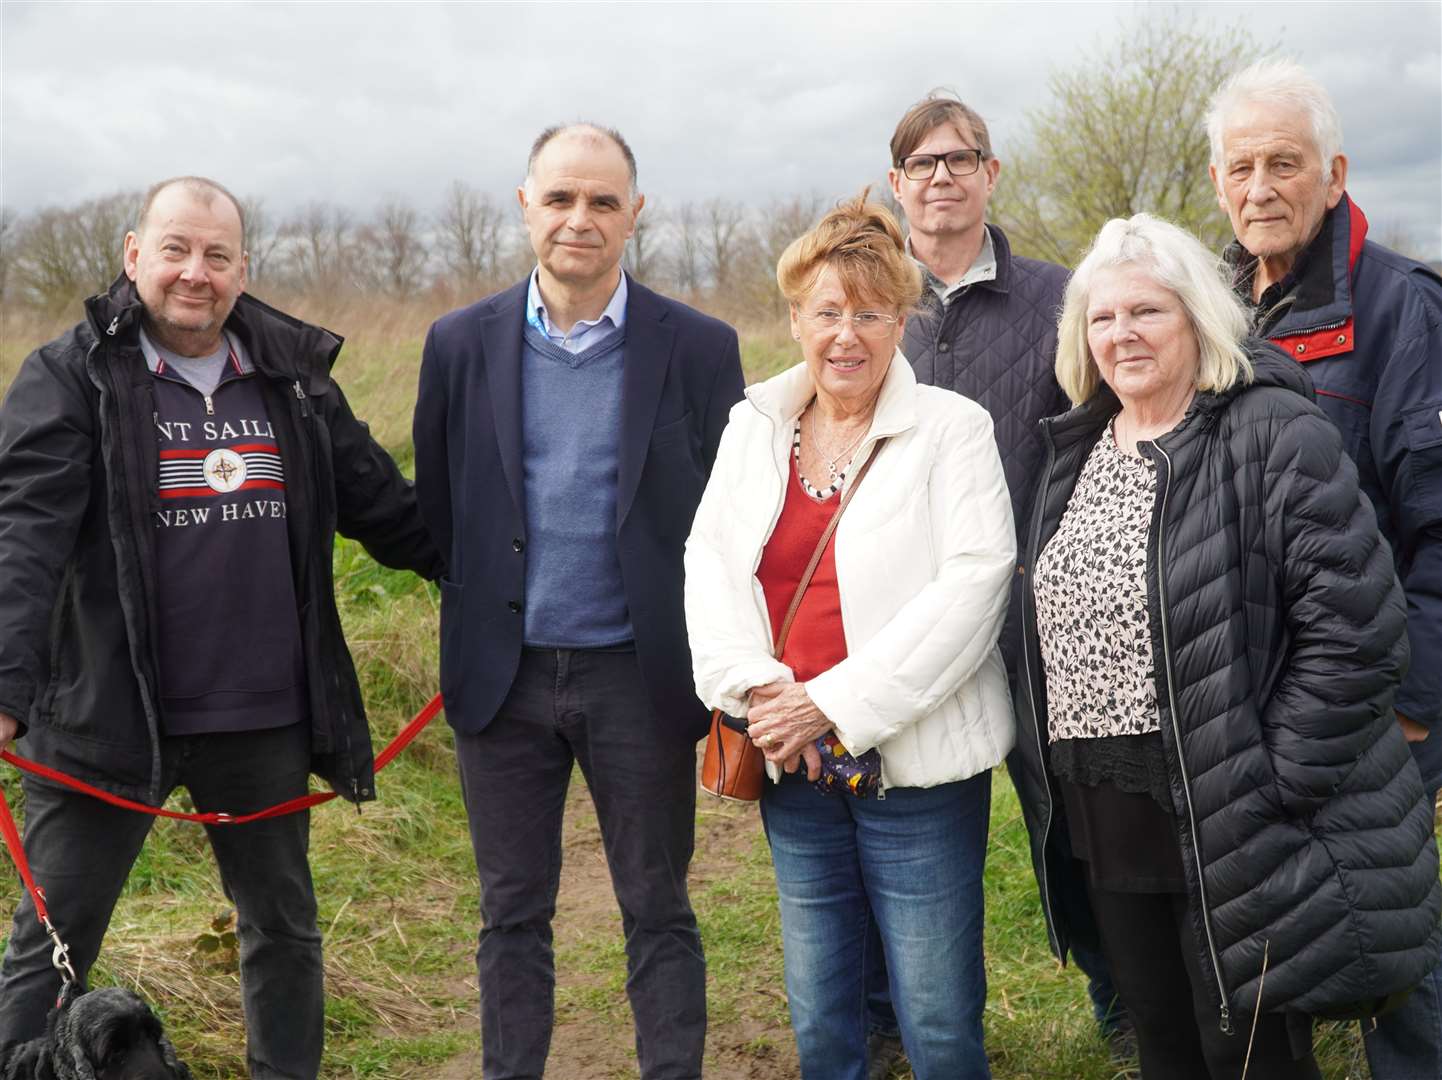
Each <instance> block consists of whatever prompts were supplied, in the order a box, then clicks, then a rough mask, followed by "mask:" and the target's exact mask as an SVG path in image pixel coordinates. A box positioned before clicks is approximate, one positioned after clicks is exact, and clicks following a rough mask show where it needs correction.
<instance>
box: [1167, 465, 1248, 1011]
mask: <svg viewBox="0 0 1442 1080" xmlns="http://www.w3.org/2000/svg"><path fill="white" fill-rule="evenodd" d="M1152 446H1153V447H1155V449H1156V452H1157V453H1158V454H1160V455H1161V457H1162V460H1163V461H1165V462H1166V463H1167V475H1166V480H1165V482H1164V483H1163V485H1162V506H1161V516H1160V520H1159V521H1158V523H1157V607H1158V609H1159V611H1160V612H1161V619H1162V665H1163V667H1164V669H1165V670H1166V673H1167V705H1168V707H1169V709H1170V711H1171V717H1172V738H1173V740H1174V741H1175V743H1176V747H1177V768H1178V771H1180V772H1181V774H1182V791H1183V793H1184V794H1185V795H1186V799H1187V825H1188V828H1189V829H1190V831H1191V834H1192V858H1193V859H1194V860H1195V862H1196V865H1197V890H1198V893H1199V894H1200V899H1201V916H1202V929H1203V930H1204V931H1205V932H1206V935H1207V953H1208V956H1209V958H1210V959H1211V962H1212V975H1213V977H1214V978H1215V979H1216V981H1217V994H1218V996H1219V997H1220V998H1221V1003H1222V1007H1221V1023H1220V1025H1219V1026H1220V1028H1221V1031H1222V1034H1223V1035H1230V1034H1231V1033H1232V1011H1231V1009H1230V1008H1229V1007H1228V1006H1227V988H1226V986H1225V985H1224V984H1223V982H1222V962H1221V959H1220V958H1219V957H1218V955H1217V943H1216V940H1215V939H1214V938H1213V936H1212V914H1211V910H1210V907H1209V906H1208V904H1207V882H1206V873H1205V871H1204V870H1203V868H1202V858H1201V850H1202V848H1201V841H1200V838H1199V837H1198V834H1197V813H1196V809H1195V808H1194V807H1193V806H1192V783H1191V777H1190V776H1189V775H1188V773H1187V758H1186V754H1185V753H1183V751H1182V727H1181V721H1180V719H1179V718H1178V717H1179V715H1180V714H1179V713H1178V710H1177V691H1176V677H1175V672H1174V671H1173V667H1172V646H1171V621H1170V619H1169V618H1168V616H1167V584H1166V582H1167V575H1166V551H1167V496H1168V495H1169V494H1170V493H1171V487H1172V459H1171V456H1170V455H1169V454H1168V453H1167V452H1166V451H1165V450H1164V449H1162V447H1161V446H1160V445H1158V444H1157V443H1155V442H1154V443H1152Z"/></svg>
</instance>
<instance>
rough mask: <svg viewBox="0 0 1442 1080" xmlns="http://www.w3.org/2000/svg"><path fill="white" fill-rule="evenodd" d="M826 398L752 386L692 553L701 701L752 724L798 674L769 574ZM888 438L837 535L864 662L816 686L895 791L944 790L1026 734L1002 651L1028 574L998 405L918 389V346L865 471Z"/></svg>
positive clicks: (793, 388) (692, 623) (804, 376)
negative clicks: (802, 457)
mask: <svg viewBox="0 0 1442 1080" xmlns="http://www.w3.org/2000/svg"><path fill="white" fill-rule="evenodd" d="M813 396H814V390H813V388H812V381H811V376H810V374H809V372H808V371H807V370H806V365H805V364H798V365H797V366H796V367H794V368H791V369H790V370H789V371H786V372H783V373H782V374H780V375H777V376H776V377H774V378H772V379H769V380H767V381H766V382H764V383H760V384H758V385H756V386H752V387H750V388H749V389H748V390H747V391H746V399H745V400H744V401H741V402H740V403H738V404H737V405H736V406H735V407H734V408H733V409H732V410H731V420H730V423H729V424H728V425H727V427H726V431H725V433H724V434H723V435H722V437H721V448H720V451H719V453H718V456H717V458H716V464H715V467H714V468H713V470H712V472H711V480H710V483H709V484H707V486H706V493H705V495H704V496H703V497H702V499H701V505H700V508H699V509H698V510H697V512H696V520H695V523H694V524H693V526H692V529H691V536H690V538H689V539H688V540H687V542H686V624H687V629H688V632H689V634H690V638H691V656H692V660H693V664H694V672H695V678H696V692H697V693H698V694H699V695H700V697H701V699H702V700H703V701H704V702H705V703H706V704H707V706H709V707H711V708H716V707H720V708H722V709H724V710H725V711H726V712H728V713H731V714H732V715H734V716H745V715H746V709H747V700H746V699H747V695H748V693H749V692H750V690H751V689H752V688H753V687H756V686H762V685H765V684H766V683H769V682H774V681H776V680H778V679H779V680H787V681H789V680H791V679H792V678H793V676H792V673H791V671H790V669H789V668H787V667H786V666H785V665H784V664H781V663H780V662H779V661H777V660H774V659H772V656H771V628H770V622H769V619H768V617H767V614H766V601H765V597H764V595H763V594H762V590H761V584H760V582H759V581H758V580H757V579H756V568H757V567H758V566H759V565H760V563H761V552H762V549H763V548H764V547H765V545H766V541H767V540H768V539H769V538H770V536H771V531H772V529H774V528H775V526H776V521H777V518H778V517H779V516H780V514H781V507H782V503H783V501H784V496H785V490H786V489H785V484H786V482H787V478H788V475H789V468H790V466H789V455H790V453H791V440H792V433H793V430H794V426H795V422H796V418H797V416H799V415H800V414H801V411H802V410H803V409H804V408H805V407H806V405H807V403H808V402H809V401H810V400H811V398H812V397H813ZM883 436H887V437H888V439H887V442H886V444H885V446H884V448H883V449H882V451H881V454H880V456H879V457H878V458H877V460H876V464H875V465H874V466H873V467H872V468H871V470H870V472H869V473H868V474H867V477H866V482H865V483H864V484H863V485H862V486H861V488H860V489H859V490H858V491H857V494H856V497H855V499H853V500H852V502H851V504H850V505H849V506H848V507H847V510H846V514H845V516H844V517H843V518H842V519H841V524H840V526H839V527H838V529H837V532H836V540H835V544H836V574H837V581H838V583H839V586H840V591H841V617H842V624H843V626H844V628H845V632H846V651H847V658H846V659H845V660H844V661H842V662H841V663H839V664H837V665H836V666H835V667H833V668H832V669H831V670H830V671H827V672H824V673H823V674H821V675H819V676H818V677H816V678H815V679H812V680H811V681H810V682H808V683H807V684H806V689H807V693H809V694H810V696H811V699H812V700H813V701H814V702H815V703H816V705H817V707H818V708H820V709H821V711H822V712H824V713H825V714H826V716H827V717H828V718H829V719H830V720H831V722H832V723H833V724H834V725H835V728H836V733H837V736H838V737H839V738H840V740H841V742H842V743H843V744H844V745H845V746H846V748H847V749H848V750H850V751H851V752H852V753H853V754H861V753H864V752H865V751H867V750H869V749H871V748H872V747H878V748H879V749H880V751H881V759H882V778H883V782H884V783H885V784H886V786H888V787H931V786H934V785H936V784H943V783H947V782H949V781H952V780H962V779H965V778H967V777H969V776H972V775H975V774H976V773H978V772H981V771H982V770H983V769H989V768H991V767H993V766H995V765H997V764H998V763H1000V762H1001V761H1002V759H1003V758H1005V757H1006V754H1007V752H1008V751H1009V750H1010V749H1011V746H1012V743H1013V741H1014V738H1015V733H1014V725H1013V722H1012V713H1011V700H1010V695H1009V694H1008V692H1007V682H1006V672H1005V669H1004V668H1003V666H1002V662H1001V654H1000V653H999V652H998V650H997V647H996V639H997V635H998V633H999V632H1000V630H1001V624H1002V619H1003V616H1004V615H1005V614H1006V603H1007V591H1008V586H1009V585H1010V581H1011V576H1012V574H1013V573H1014V571H1015V568H1016V544H1015V533H1014V531H1013V527H1012V517H1011V502H1010V500H1009V498H1008V497H1007V487H1006V480H1005V478H1004V477H1003V475H1002V469H1001V460H1000V458H999V456H998V454H997V450H996V443H995V441H994V439H993V437H992V424H991V417H990V416H988V415H987V413H986V410H984V409H983V408H982V407H981V406H980V405H977V404H976V403H975V402H973V401H970V400H968V399H967V398H964V397H961V396H960V395H958V394H955V393H952V392H951V391H950V390H942V389H939V388H937V387H932V386H920V385H918V384H917V382H916V377H915V375H914V374H913V373H912V370H911V365H910V364H909V363H908V362H907V361H906V359H905V357H903V356H902V355H901V353H900V352H898V353H897V354H896V356H895V357H894V358H893V360H892V363H891V368H890V370H889V371H888V372H887V375H886V378H885V380H884V381H883V383H882V388H881V395H880V397H879V398H878V400H877V406H876V413H875V415H874V417H873V418H872V424H871V430H870V432H869V433H868V434H867V436H866V439H865V441H864V442H863V443H862V446H861V449H860V450H859V451H858V453H857V457H856V462H855V466H854V468H853V470H852V472H853V475H854V473H855V471H856V470H857V469H859V467H860V465H861V462H862V461H864V460H865V459H866V458H867V457H868V456H869V455H870V454H871V452H872V451H873V450H874V449H875V446H876V440H878V439H880V438H881V437H883Z"/></svg>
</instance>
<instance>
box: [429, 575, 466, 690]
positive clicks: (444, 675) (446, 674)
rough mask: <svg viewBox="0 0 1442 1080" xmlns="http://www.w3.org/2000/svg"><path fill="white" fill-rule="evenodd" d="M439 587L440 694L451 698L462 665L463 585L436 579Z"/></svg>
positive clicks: (457, 683)
mask: <svg viewBox="0 0 1442 1080" xmlns="http://www.w3.org/2000/svg"><path fill="white" fill-rule="evenodd" d="M436 584H437V585H439V586H440V590H441V631H440V639H441V696H442V697H445V698H448V699H451V700H454V699H455V695H456V693H457V692H458V691H459V689H460V682H461V678H462V672H463V667H464V663H465V661H464V656H465V645H464V641H463V629H464V626H465V587H464V586H463V585H459V584H457V583H456V582H454V581H451V580H450V579H449V578H446V577H442V578H438V579H437V581H436Z"/></svg>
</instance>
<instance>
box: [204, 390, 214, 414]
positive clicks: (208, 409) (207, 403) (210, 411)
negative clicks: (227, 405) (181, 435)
mask: <svg viewBox="0 0 1442 1080" xmlns="http://www.w3.org/2000/svg"><path fill="white" fill-rule="evenodd" d="M205 415H206V416H214V415H215V406H214V405H212V404H211V402H210V395H209V394H206V395H205Z"/></svg>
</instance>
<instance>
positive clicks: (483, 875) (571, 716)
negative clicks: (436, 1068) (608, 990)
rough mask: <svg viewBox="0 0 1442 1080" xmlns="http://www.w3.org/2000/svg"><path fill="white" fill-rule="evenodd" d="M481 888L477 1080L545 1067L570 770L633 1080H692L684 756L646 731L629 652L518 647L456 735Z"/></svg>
mask: <svg viewBox="0 0 1442 1080" xmlns="http://www.w3.org/2000/svg"><path fill="white" fill-rule="evenodd" d="M456 756H457V758H458V760H459V764H460V773H461V786H462V791H463V793H464V795H465V801H466V811H467V814H468V816H469V818H470V825H471V842H472V845H473V846H474V848H475V854H476V868H477V871H478V872H479V874H480V880H481V932H480V946H479V948H478V949H477V951H476V967H477V970H478V972H479V976H480V988H481V1046H482V1069H483V1072H484V1076H485V1080H533V1078H537V1077H540V1076H541V1075H542V1073H543V1072H544V1070H545V1066H546V1056H547V1054H548V1053H549V1052H550V1046H551V1028H552V1024H553V1022H554V1017H555V1010H554V997H555V963H554V953H553V951H552V947H551V919H552V917H553V916H554V915H555V913H556V894H557V890H558V889H559V886H560V879H561V820H562V815H563V813H564V811H565V805H566V788H567V786H568V785H569V783H570V779H571V769H572V765H573V763H576V762H579V763H580V766H581V771H582V773H583V774H584V775H585V777H586V783H587V784H588V785H589V787H590V790H591V798H592V800H593V802H594V803H595V807H596V817H597V819H598V820H599V823H600V827H601V840H602V843H603V844H604V846H605V849H606V861H607V864H608V865H609V867H610V871H611V883H612V886H613V888H614V889H615V892H616V899H617V901H618V902H619V904H620V907H621V922H622V928H623V930H624V932H625V935H626V960H627V979H626V993H627V996H628V997H629V998H630V1001H631V1011H632V1013H633V1015H634V1017H635V1021H636V1054H637V1057H638V1059H639V1063H640V1067H641V1076H642V1077H643V1078H644V1080H695V1078H698V1077H700V1075H701V1053H702V1049H703V1047H704V1044H705V1040H706V964H705V960H704V959H703V958H702V953H701V935H700V932H699V931H698V930H697V928H696V917H695V915H694V914H693V913H692V911H691V902H690V899H689V897H688V895H687V892H686V870H687V867H688V866H689V864H690V862H691V852H692V848H693V846H694V842H695V817H696V748H695V744H694V743H692V742H690V741H687V740H686V739H684V738H678V737H677V736H676V735H675V734H674V733H672V732H668V731H667V730H666V725H665V724H664V723H662V722H658V720H657V718H656V716H655V714H654V711H653V709H652V706H651V702H650V698H649V696H648V695H647V693H646V687H645V685H644V683H643V682H642V679H641V672H640V669H639V667H638V666H637V663H636V655H635V653H634V652H630V651H625V650H619V651H601V650H564V649H562V650H556V649H526V650H524V651H523V653H522V656H521V665H520V669H519V671H518V672H517V674H516V681H515V683H514V684H513V685H512V686H511V691H510V694H509V695H508V696H507V698H506V700H505V702H504V703H503V704H502V706H501V709H500V712H499V713H497V715H496V717H495V719H494V720H492V721H491V724H490V725H489V726H488V727H487V728H486V729H485V730H484V731H483V732H481V733H480V734H479V735H465V734H457V735H456Z"/></svg>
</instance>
